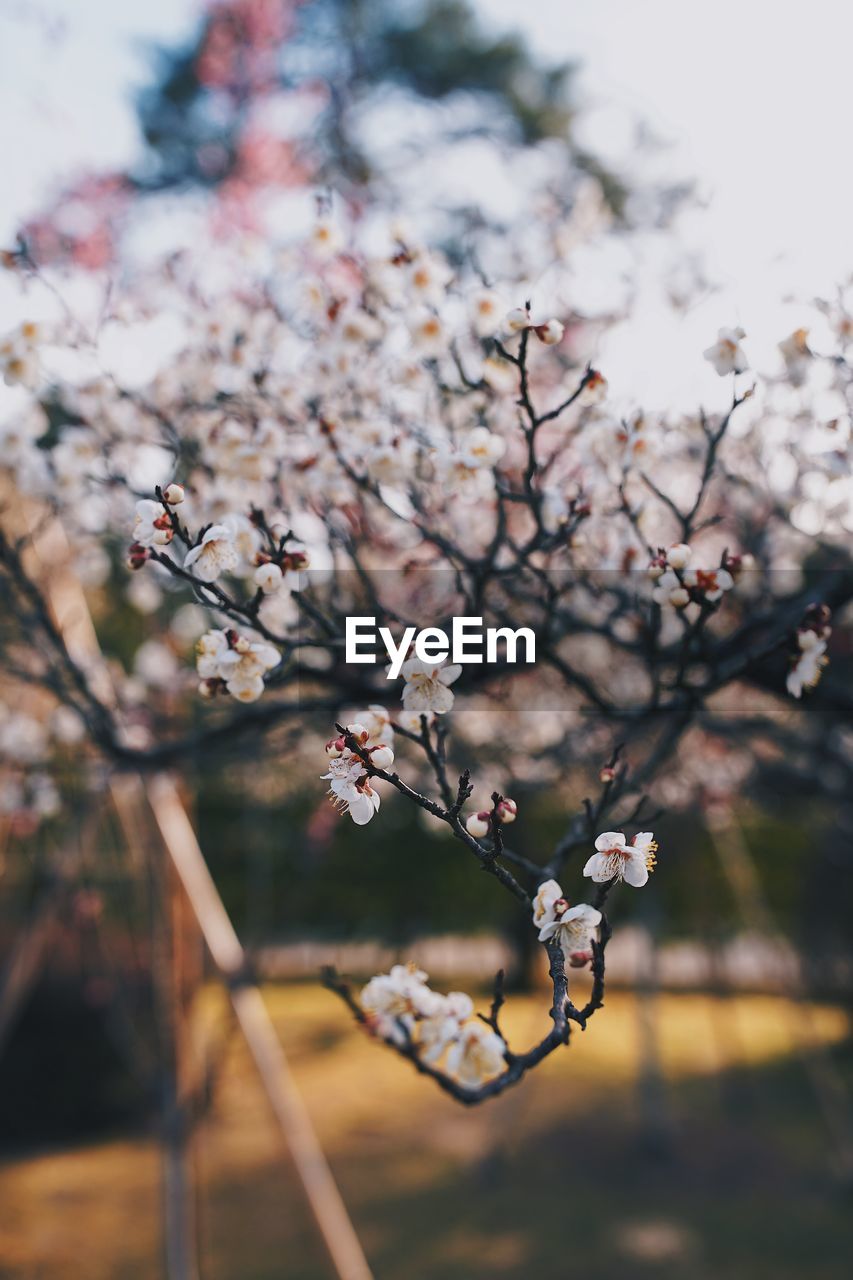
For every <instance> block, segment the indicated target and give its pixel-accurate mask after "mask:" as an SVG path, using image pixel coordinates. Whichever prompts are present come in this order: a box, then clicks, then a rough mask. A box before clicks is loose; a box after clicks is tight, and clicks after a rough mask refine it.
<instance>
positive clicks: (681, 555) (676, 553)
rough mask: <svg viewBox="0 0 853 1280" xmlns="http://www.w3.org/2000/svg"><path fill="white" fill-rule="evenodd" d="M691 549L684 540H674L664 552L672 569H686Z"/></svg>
mask: <svg viewBox="0 0 853 1280" xmlns="http://www.w3.org/2000/svg"><path fill="white" fill-rule="evenodd" d="M692 554H693V553H692V551H691V550H690V548H689V547H688V545H687V543H686V542H676V544H675V546H672V547H670V549H669V551H667V553H666V558H667V560H668V561H669V563H670V564H671V565H672V567H673V569H686V568H687V566H688V564H689V563H690V557H691V555H692Z"/></svg>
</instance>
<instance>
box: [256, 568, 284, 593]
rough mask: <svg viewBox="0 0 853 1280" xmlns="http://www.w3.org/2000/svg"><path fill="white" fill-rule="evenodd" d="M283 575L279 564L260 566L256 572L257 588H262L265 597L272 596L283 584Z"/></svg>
mask: <svg viewBox="0 0 853 1280" xmlns="http://www.w3.org/2000/svg"><path fill="white" fill-rule="evenodd" d="M282 578H283V574H282V572H281V569H280V568H279V567H278V565H277V564H273V563H272V561H270V562H269V563H267V564H262V565H259V566H258V568H257V569H256V570H255V575H254V581H255V586H256V587H260V589H261V591H263V593H264V595H271V594H272V593H273V592H274V591H278V589H279V587H280V586H281V583H282Z"/></svg>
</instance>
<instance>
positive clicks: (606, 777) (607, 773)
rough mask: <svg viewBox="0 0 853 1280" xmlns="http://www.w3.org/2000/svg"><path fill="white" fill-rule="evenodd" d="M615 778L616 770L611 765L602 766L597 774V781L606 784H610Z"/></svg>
mask: <svg viewBox="0 0 853 1280" xmlns="http://www.w3.org/2000/svg"><path fill="white" fill-rule="evenodd" d="M615 777H616V770H615V769H614V768H613V765H612V764H606V765H604V767H603V768H602V770H601V772H600V773H599V775H598V780H599V782H604V783H608V782H612V781H613V779H614V778H615Z"/></svg>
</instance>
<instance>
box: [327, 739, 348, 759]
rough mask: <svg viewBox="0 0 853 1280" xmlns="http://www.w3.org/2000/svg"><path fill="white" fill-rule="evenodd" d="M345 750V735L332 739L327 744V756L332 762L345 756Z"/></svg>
mask: <svg viewBox="0 0 853 1280" xmlns="http://www.w3.org/2000/svg"><path fill="white" fill-rule="evenodd" d="M345 748H346V743H345V742H344V739H343V735H341V736H340V737H338V738H330V739H329V741H328V742H327V743H326V755H327V756H328V757H329V758H330V759H331V760H337V758H338V756H342V755H343V754H344V750H345Z"/></svg>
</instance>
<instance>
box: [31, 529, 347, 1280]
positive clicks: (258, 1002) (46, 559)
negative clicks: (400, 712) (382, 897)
mask: <svg viewBox="0 0 853 1280" xmlns="http://www.w3.org/2000/svg"><path fill="white" fill-rule="evenodd" d="M33 516H34V518H33V519H32V520H31V521H30V527H31V528H32V529H33V530H35V529H36V528H37V527H38V513H33ZM33 544H34V545H33V558H34V559H35V560H36V562H37V567H38V569H39V570H40V577H41V578H42V580H43V582H44V589H45V596H46V599H47V600H48V602H49V604H50V607H51V609H52V612H53V615H54V618H55V621H56V624H57V626H58V627H59V629H60V631H61V633H62V635H63V638H64V640H65V643H66V645H67V646H68V650H69V653H71V654H72V655H73V656H74V658H75V659H76V660H77V661H79V662H80V663H81V664H82V665H83V666H84V667H85V669H86V671H87V674H88V676H89V679H90V681H91V682H92V687H93V688H94V689H95V690H96V692H97V694H98V696H99V697H100V698H101V699H102V700H103V701H104V702H105V703H107V704H109V705H114V702H115V696H114V691H113V689H112V684H111V681H110V677H109V672H108V670H107V666H106V663H105V662H104V660H103V655H102V653H101V648H100V644H99V642H98V637H97V633H96V631H95V626H94V623H93V621H92V615H91V613H90V612H89V607H88V603H87V601H86V597H85V594H84V592H83V589H82V587H81V586H80V583H79V580H78V579H77V577H76V575H75V574H74V571H73V567H72V566H71V564H70V553H69V547H68V542H67V539H66V537H65V532H64V530H63V528H62V526H61V525H60V524H59V522H58V521H57V520H53V521H50V522H47V523H45V524H43V525H42V526H41V527H38V532H37V533H34V539H33ZM110 792H111V795H112V799H113V802H114V804H115V806H116V809H117V811H118V814H119V820H120V822H121V823H122V826H123V829H124V831H125V833H126V834H127V835H128V837H129V838H131V837H132V835H133V833H134V831H138V826H137V824H138V819H139V814H140V811H141V810H140V802H141V799H142V797H143V794H144V793H147V798H148V802H149V804H150V806H151V810H152V812H153V814H154V818H155V821H156V822H157V826H158V827H159V829H160V833H161V836H162V837H163V843H164V845H165V848H166V851H167V853H168V856H169V858H170V860H171V862H172V864H173V866H174V868H175V871H176V872H177V875H178V877H179V879H180V881H181V884H182V886H183V889H184V892H185V893H186V896H187V901H188V902H189V904H190V907H191V909H192V912H193V914H194V916H195V918H196V920H197V922H198V925H199V928H200V930H201V933H202V936H203V938H204V940H205V943H206V944H207V947H208V950H209V951H210V954H211V956H212V957H213V961H214V964H215V965H216V967H217V968H218V969H219V972H220V973H221V975H222V977H223V979H224V980H225V982H226V984H227V986H228V990H229V994H230V997H231V1003H232V1005H233V1007H234V1012H235V1014H236V1017H237V1021H238V1023H239V1025H240V1028H241V1030H242V1032H243V1036H244V1037H245V1040H246V1043H247V1045H248V1047H249V1051H250V1052H251V1054H252V1057H253V1059H254V1061H255V1065H256V1067H257V1069H258V1074H259V1076H260V1078H261V1083H262V1085H263V1088H264V1090H265V1092H266V1094H267V1097H268V1099H269V1102H270V1106H271V1108H272V1112H273V1115H274V1116H275V1118H276V1120H277V1122H278V1125H279V1128H280V1130H281V1133H282V1137H283V1138H284V1141H285V1143H286V1144H287V1146H288V1148H289V1150H290V1152H291V1155H292V1157H293V1161H294V1164H295V1166H296V1170H297V1173H298V1174H299V1177H300V1179H301V1181H302V1185H303V1187H304V1189H305V1194H306V1196H307V1198H308V1202H309V1205H310V1207H311V1210H312V1212H313V1215H314V1218H315V1220H316V1223H317V1226H318V1228H319V1231H320V1234H321V1236H322V1239H323V1241H324V1243H325V1245H326V1248H327V1250H328V1253H329V1258H330V1260H331V1262H332V1265H333V1266H334V1268H335V1272H336V1275H337V1276H338V1280H372V1274H371V1271H370V1267H369V1266H368V1264H367V1260H366V1258H365V1256H364V1252H363V1250H362V1248H361V1244H360V1242H359V1239H358V1236H357V1235H356V1232H355V1228H354V1227H353V1225H352V1222H351V1221H350V1218H349V1215H348V1213H347V1210H346V1206H345V1205H344V1202H343V1200H342V1198H341V1194H340V1192H339V1190H338V1188H337V1185H336V1183H335V1180H334V1177H333V1176H332V1171H331V1169H330V1168H329V1165H328V1162H327V1160H326V1157H325V1155H324V1154H323V1149H322V1147H321V1146H320V1143H319V1141H318V1139H317V1135H316V1133H315V1131H314V1127H313V1125H312V1123H311V1118H310V1116H309V1114H308V1112H307V1110H306V1107H305V1104H304V1102H303V1101H302V1097H301V1095H300V1094H299V1091H298V1090H297V1088H296V1084H295V1082H294V1080H293V1077H292V1075H291V1073H290V1067H289V1065H288V1062H287V1058H286V1057H285V1054H284V1050H283V1049H282V1047H281V1044H280V1043H279V1040H278V1036H277V1035H276V1031H275V1027H274V1026H273V1023H272V1019H271V1018H270V1016H269V1013H268V1012H267V1008H266V1005H265V1004H264V1002H263V998H262V996H261V993H260V991H259V989H258V987H257V985H256V984H255V983H254V982H252V981H251V980H250V979H249V975H248V965H247V962H246V956H245V953H244V951H243V947H242V946H241V944H240V940H239V938H238V937H237V933H236V931H235V929H234V926H233V925H232V923H231V920H230V917H229V916H228V913H227V911H226V910H225V906H224V904H223V902H222V899H221V898H220V896H219V892H218V890H217V888H216V885H215V883H214V881H213V877H212V876H211V874H210V871H209V869H208V866H207V863H206V861H205V859H204V854H203V853H202V851H201V847H200V846H199V843H198V840H197V839H196V835H195V832H194V830H193V827H192V824H191V822H190V820H189V817H188V816H187V813H186V810H185V808H184V806H183V804H182V802H181V799H180V796H179V794H178V790H177V787H176V785H175V783H174V781H173V780H172V778H170V777H168V776H166V775H158V776H157V777H156V778H152V779H145V780H144V781H143V780H142V779H140V778H138V777H132V776H130V775H128V774H114V775H113V777H112V778H111V780H110Z"/></svg>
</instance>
